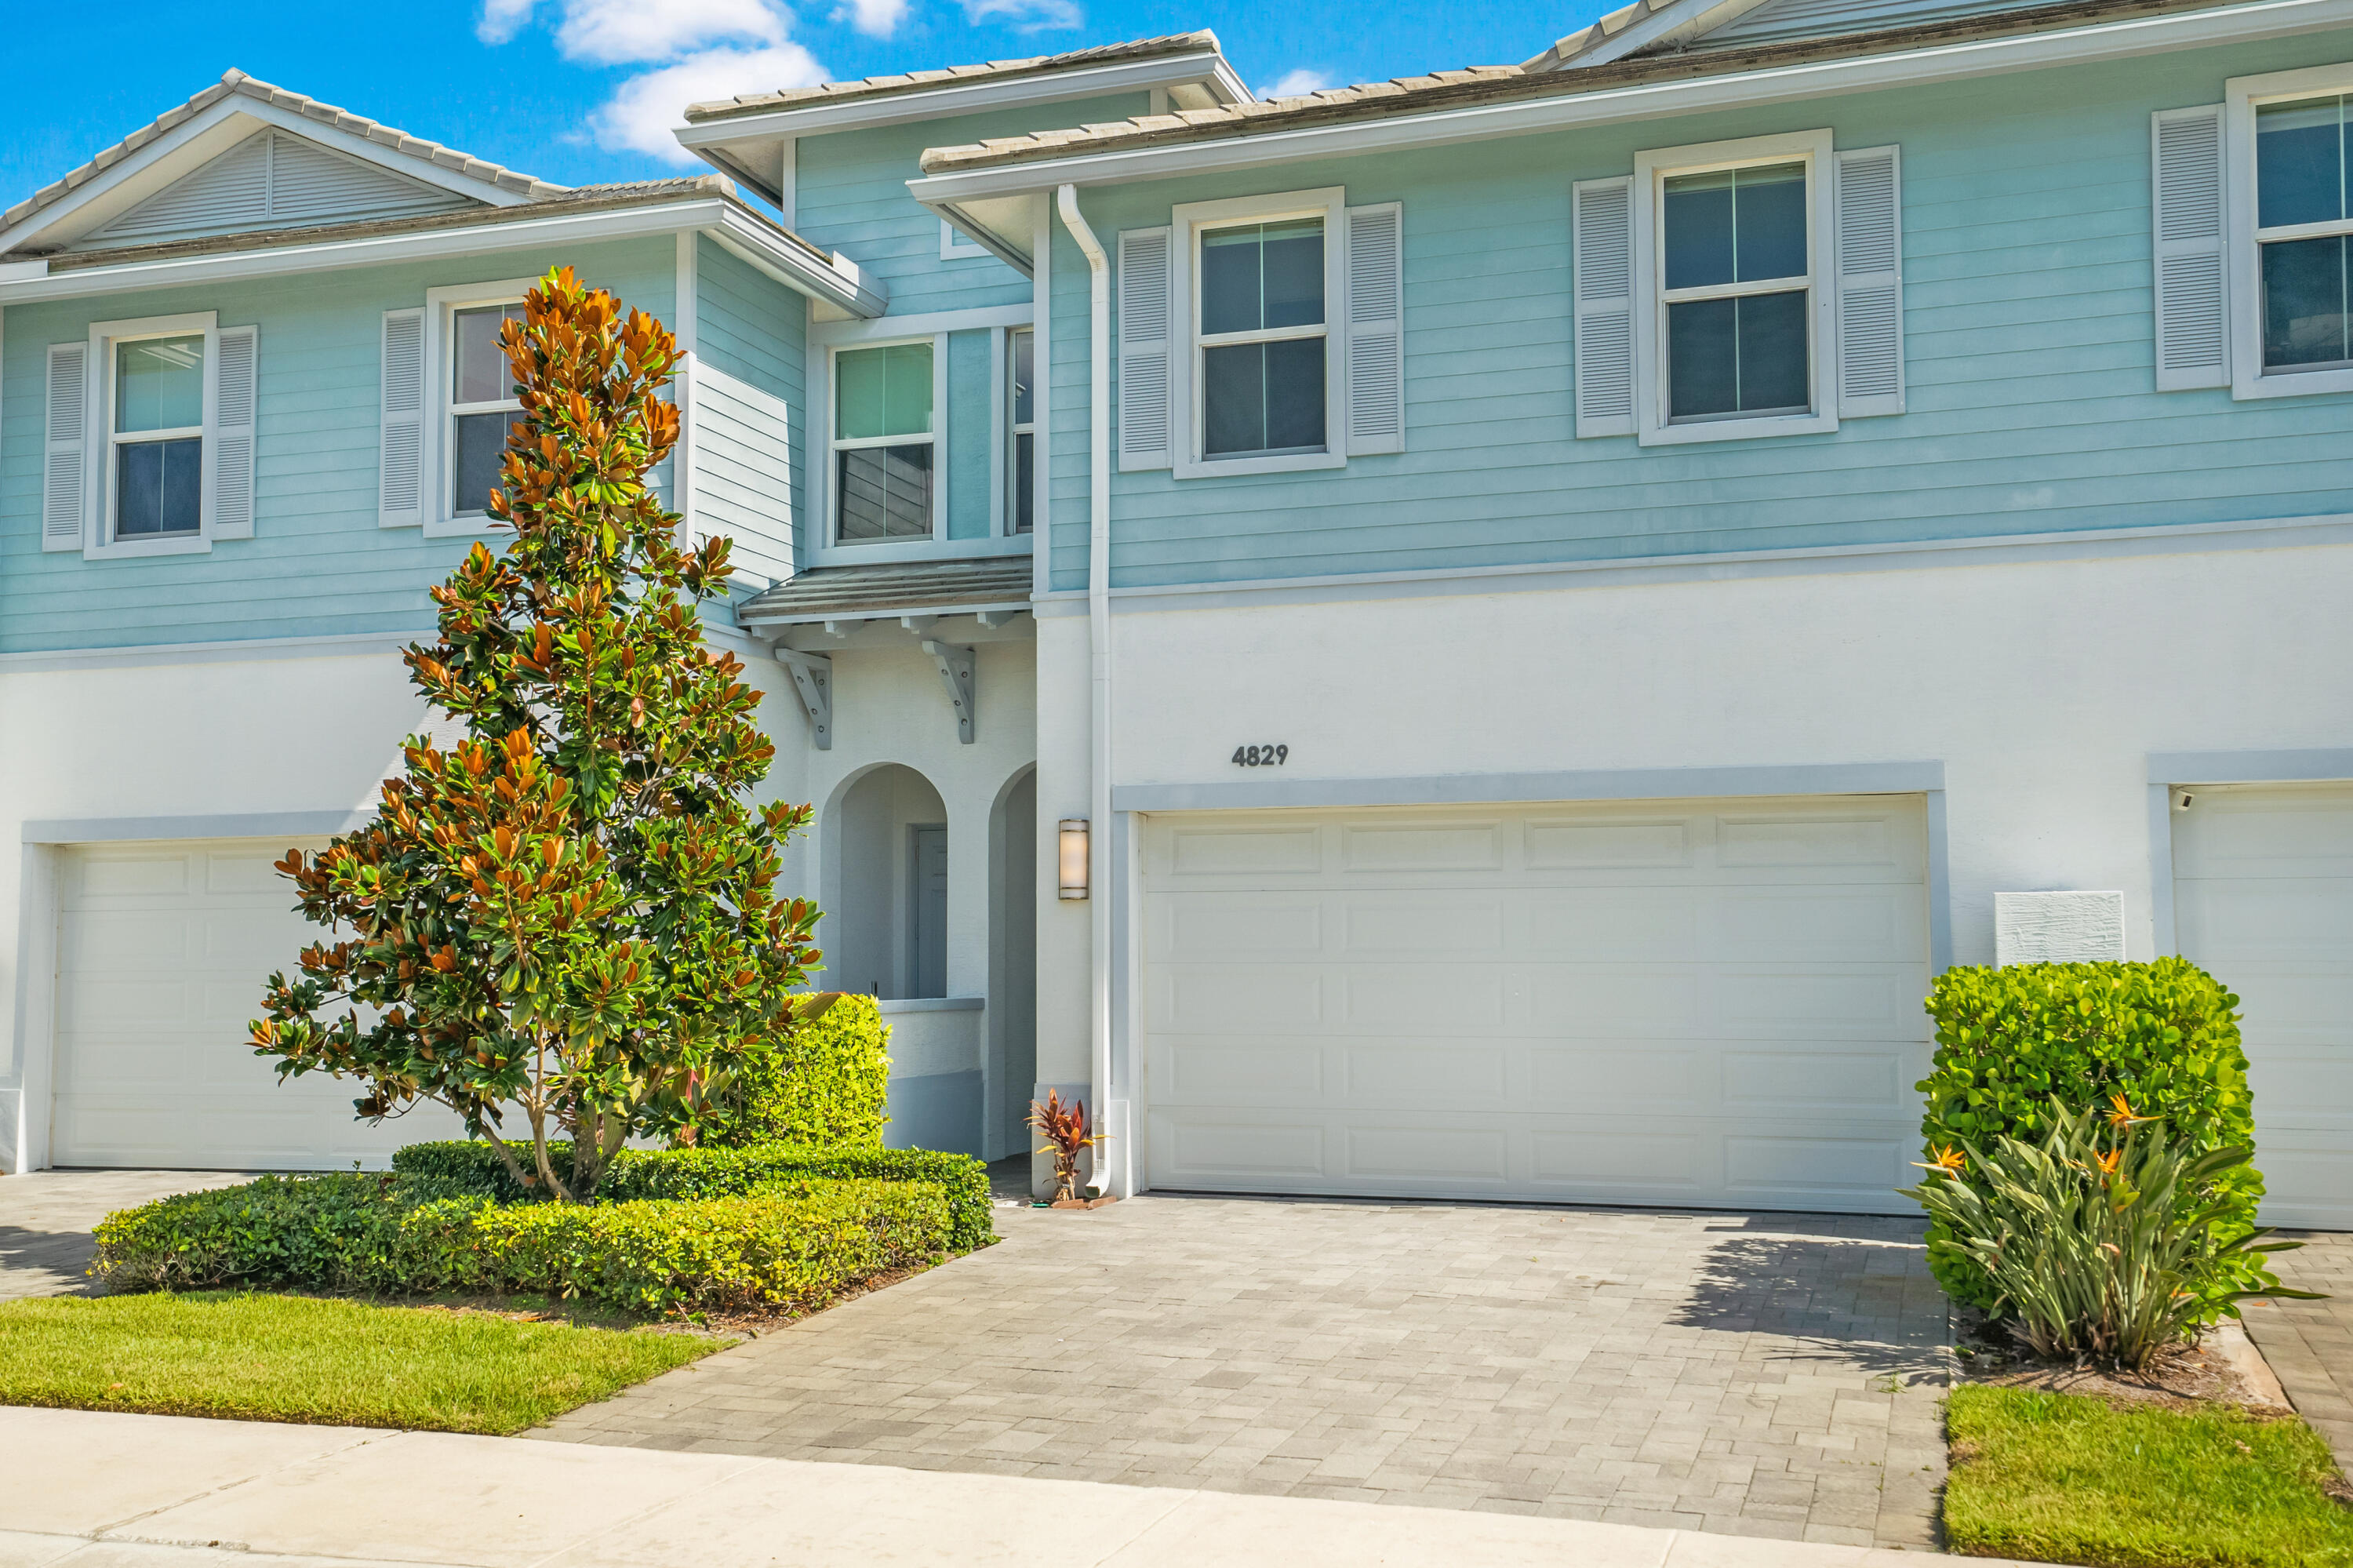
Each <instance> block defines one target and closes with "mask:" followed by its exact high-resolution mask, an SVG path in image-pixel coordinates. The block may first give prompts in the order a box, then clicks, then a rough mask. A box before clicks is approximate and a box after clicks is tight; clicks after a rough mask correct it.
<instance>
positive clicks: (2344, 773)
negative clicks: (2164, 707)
mask: <svg viewBox="0 0 2353 1568" xmlns="http://www.w3.org/2000/svg"><path fill="white" fill-rule="evenodd" d="M2334 779H2353V747H2316V748H2313V749H2311V750H2284V751H2152V752H2150V753H2149V754H2148V781H2149V782H2150V783H2151V784H2153V785H2164V786H2167V787H2168V788H2169V787H2171V786H2174V785H2180V784H2309V783H2317V782H2325V781H2329V780H2334Z"/></svg>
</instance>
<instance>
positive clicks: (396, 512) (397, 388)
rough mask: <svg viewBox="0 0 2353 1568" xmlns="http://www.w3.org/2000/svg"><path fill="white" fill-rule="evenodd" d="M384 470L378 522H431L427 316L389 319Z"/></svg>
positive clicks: (388, 315) (393, 314)
mask: <svg viewBox="0 0 2353 1568" xmlns="http://www.w3.org/2000/svg"><path fill="white" fill-rule="evenodd" d="M383 419H384V423H383V428H382V434H383V442H382V459H381V461H382V468H381V470H380V471H379V475H378V479H377V500H376V521H377V522H378V523H380V524H383V525H384V526H385V527H386V528H405V527H415V526H417V525H419V524H423V523H424V521H425V472H424V458H425V313H424V312H423V311H386V312H385V313H384V412H383Z"/></svg>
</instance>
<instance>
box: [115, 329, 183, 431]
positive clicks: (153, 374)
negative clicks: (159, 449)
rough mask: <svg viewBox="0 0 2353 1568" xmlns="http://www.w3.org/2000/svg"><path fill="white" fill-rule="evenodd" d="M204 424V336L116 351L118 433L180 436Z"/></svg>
mask: <svg viewBox="0 0 2353 1568" xmlns="http://www.w3.org/2000/svg"><path fill="white" fill-rule="evenodd" d="M204 422H205V340H204V335H203V334H201V333H199V334H195V335H193V336H189V337H151V338H145V339H142V340H141V341H139V342H136V343H119V344H115V345H114V428H115V429H117V430H118V431H121V432H123V433H125V434H127V433H129V432H131V431H132V430H179V429H187V428H188V427H189V426H191V425H201V424H203V423H204Z"/></svg>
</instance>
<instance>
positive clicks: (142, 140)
mask: <svg viewBox="0 0 2353 1568" xmlns="http://www.w3.org/2000/svg"><path fill="white" fill-rule="evenodd" d="M232 95H235V96H237V97H242V98H250V99H254V100H257V101H260V102H263V103H268V104H270V105H273V106H274V107H276V108H279V109H285V110H290V111H293V112H294V113H296V114H299V115H301V117H302V118H303V119H305V120H312V121H316V122H319V123H320V124H322V125H325V126H329V127H332V129H334V130H337V131H341V132H345V133H346V134H348V135H353V136H359V137H364V138H365V139H366V140H367V141H370V142H373V143H375V144H376V145H378V146H380V147H389V148H391V149H392V150H393V151H395V152H397V153H401V154H406V155H407V156H409V157H412V158H418V159H422V160H423V161H425V162H426V163H428V164H433V165H435V166H436V167H438V168H443V169H448V170H451V171H453V172H455V173H457V174H461V175H467V176H469V177H470V178H473V179H477V180H482V181H485V182H487V183H489V184H491V185H497V186H498V187H499V188H500V189H501V190H507V191H512V192H513V193H514V194H516V195H517V196H528V197H530V198H532V199H533V200H541V199H544V198H546V197H548V196H562V195H564V194H565V190H566V188H567V187H565V186H563V185H550V184H549V183H548V182H547V181H545V180H542V179H534V178H533V177H532V176H531V175H522V174H517V173H516V172H515V171H514V170H512V169H506V168H501V167H500V166H499V165H498V164H492V163H488V162H485V161H484V160H482V159H480V158H477V157H475V156H473V155H472V154H467V153H460V152H459V151H458V150H457V149H455V148H454V147H444V146H443V145H441V143H438V142H427V141H426V140H425V139H424V138H423V137H421V136H411V135H410V134H409V133H408V132H406V131H398V130H395V129H394V128H393V127H392V126H389V125H384V124H380V123H378V122H375V121H374V120H368V119H364V118H363V117H361V116H360V115H357V114H353V113H352V112H351V111H348V110H343V109H338V108H336V107H335V106H334V105H333V104H331V103H322V102H320V101H318V100H317V99H315V98H310V97H306V96H304V95H303V94H301V93H299V92H289V91H288V90H286V89H284V88H282V87H272V86H271V85H270V84H269V83H268V82H266V81H258V80H256V79H254V78H252V77H249V76H248V75H246V74H245V72H243V71H241V70H232V71H230V72H229V73H228V74H227V75H226V76H224V77H222V78H221V79H220V80H218V81H216V82H215V83H213V85H212V86H210V87H208V88H206V89H205V90H203V91H202V92H199V93H198V94H196V95H195V97H194V98H191V99H190V100H188V101H187V102H185V103H183V104H181V105H180V106H179V107H178V108H177V109H172V110H166V111H164V113H162V114H159V115H157V116H156V117H155V118H154V119H153V120H152V121H150V122H148V123H146V124H145V125H142V126H141V127H140V128H139V129H138V130H136V131H133V132H132V133H131V134H130V135H128V136H125V137H124V138H123V139H122V140H121V141H120V142H117V143H115V144H114V145H113V146H111V147H109V148H108V149H106V151H104V152H102V153H100V154H98V156H96V157H94V158H92V159H91V160H90V162H89V163H87V164H83V165H82V166H81V167H79V168H78V169H76V170H74V171H73V172H72V173H70V174H69V175H66V176H65V178H63V179H61V180H58V181H57V182H56V183H55V184H53V185H44V186H42V187H41V188H40V189H39V190H37V191H35V192H34V193H33V194H32V195H31V196H26V198H25V199H24V200H23V201H20V202H18V203H17V204H16V206H14V207H10V208H8V209H7V211H5V212H0V228H14V227H16V225H17V224H18V223H21V222H22V221H24V220H25V219H26V218H27V217H32V216H33V214H35V213H37V212H38V211H40V210H41V209H42V208H43V207H47V206H49V205H50V204H51V203H53V202H56V201H58V200H59V199H60V198H62V197H64V196H69V195H71V194H72V193H73V192H74V191H75V190H77V189H79V187H81V186H82V185H88V184H89V183H90V181H91V180H93V179H95V178H97V177H98V176H99V175H102V174H104V173H105V172H106V171H107V170H109V169H111V168H112V167H113V166H114V165H115V164H119V163H121V161H122V160H123V159H125V158H127V157H129V156H130V155H131V154H133V153H135V152H137V151H139V149H140V148H142V147H144V146H146V145H147V144H148V143H151V142H153V141H154V140H155V139H156V138H157V137H159V136H162V135H164V133H166V132H169V131H171V130H173V129H174V127H176V126H178V125H181V124H183V123H185V122H187V121H188V120H190V119H191V118H193V117H194V116H195V115H197V114H201V113H202V112H204V111H206V110H207V109H209V108H211V107H212V106H213V105H214V104H216V103H218V102H219V101H221V100H222V99H224V98H227V97H230V96H232Z"/></svg>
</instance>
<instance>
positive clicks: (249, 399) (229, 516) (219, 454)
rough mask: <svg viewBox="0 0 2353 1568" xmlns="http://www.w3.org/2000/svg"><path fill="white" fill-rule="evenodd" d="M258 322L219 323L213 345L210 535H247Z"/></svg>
mask: <svg viewBox="0 0 2353 1568" xmlns="http://www.w3.org/2000/svg"><path fill="white" fill-rule="evenodd" d="M260 335H261V329H260V328H259V327H249V326H241V327H223V328H222V329H221V330H220V332H219V333H218V334H216V345H215V348H214V351H213V366H214V369H213V376H214V380H213V429H212V437H213V442H212V450H211V451H210V452H209V453H207V454H206V456H207V457H209V458H210V460H211V463H212V487H213V488H212V510H213V516H212V536H213V537H214V538H216V539H250V538H252V537H253V427H254V404H255V396H254V393H255V387H254V377H255V370H256V362H257V356H258V351H259V347H260Z"/></svg>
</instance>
